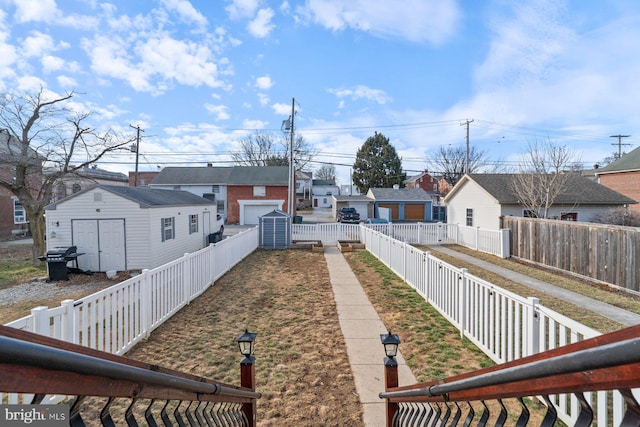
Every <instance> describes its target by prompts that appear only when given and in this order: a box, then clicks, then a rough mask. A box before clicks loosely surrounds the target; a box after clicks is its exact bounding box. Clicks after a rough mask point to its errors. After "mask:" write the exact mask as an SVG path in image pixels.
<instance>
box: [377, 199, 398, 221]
mask: <svg viewBox="0 0 640 427" xmlns="http://www.w3.org/2000/svg"><path fill="white" fill-rule="evenodd" d="M378 206H380V207H381V208H388V209H391V221H397V220H399V219H400V209H399V208H398V206H399V205H398V204H397V203H380V204H379V205H378Z"/></svg>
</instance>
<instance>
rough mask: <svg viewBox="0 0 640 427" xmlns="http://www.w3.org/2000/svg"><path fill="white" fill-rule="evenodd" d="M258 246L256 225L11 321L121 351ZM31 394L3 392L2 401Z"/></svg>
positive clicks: (26, 398) (16, 325)
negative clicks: (75, 297) (77, 296)
mask: <svg viewBox="0 0 640 427" xmlns="http://www.w3.org/2000/svg"><path fill="white" fill-rule="evenodd" d="M257 248H258V228H257V227H254V228H252V229H249V230H246V231H243V232H242V233H239V234H237V235H235V236H230V237H228V238H226V239H224V240H222V241H220V242H218V243H216V244H211V245H209V246H207V247H206V248H204V249H201V250H199V251H197V252H194V253H192V254H185V255H184V256H183V257H181V258H178V259H177V260H175V261H172V262H170V263H167V264H164V265H162V266H160V267H157V268H154V269H152V270H143V271H142V273H141V274H139V275H137V276H135V277H132V278H130V279H128V280H125V281H124V282H120V283H118V284H116V285H114V286H111V287H109V288H107V289H103V290H102V291H99V292H96V293H94V294H92V295H89V296H87V297H84V298H81V299H79V300H75V301H74V300H65V301H63V302H62V304H61V306H60V307H55V308H47V307H36V308H34V309H33V310H31V314H30V315H29V316H26V317H23V318H22V319H18V320H16V321H14V322H11V323H8V324H7V325H6V326H10V327H14V328H18V329H23V330H27V331H31V332H35V333H38V334H41V335H46V336H49V337H52V338H57V339H60V340H63V341H67V342H72V343H75V344H80V345H84V346H86V347H90V348H93V349H97V350H102V351H107V352H109V353H114V354H118V355H122V354H124V353H126V352H127V350H129V349H130V348H131V347H133V346H134V345H135V344H136V343H137V342H139V341H140V340H142V339H143V338H146V337H148V336H149V334H150V333H151V332H152V331H153V330H154V329H156V328H157V327H158V326H160V325H161V324H162V323H164V322H165V321H166V320H167V319H169V318H170V317H171V316H172V315H173V314H175V313H176V312H177V311H179V310H180V309H181V308H182V307H184V306H185V305H187V304H189V303H190V302H191V301H192V300H193V299H194V298H196V297H197V296H199V295H200V294H202V293H203V292H204V291H205V290H207V288H208V287H209V286H211V285H212V284H213V283H214V282H215V281H216V280H218V279H219V278H220V277H222V276H223V275H224V274H225V273H226V272H227V271H229V270H230V269H231V268H232V267H233V266H234V265H236V264H238V263H239V262H240V261H242V260H243V259H244V258H245V257H246V256H247V255H249V254H251V253H252V252H253V251H255V250H256V249H257ZM31 397H32V395H20V394H14V393H11V394H5V395H3V393H0V404H3V403H9V404H11V403H14V404H17V403H30V399H31ZM59 399H60V397H58V396H52V397H51V398H50V400H49V401H48V402H49V403H54V402H57V401H58V400H59Z"/></svg>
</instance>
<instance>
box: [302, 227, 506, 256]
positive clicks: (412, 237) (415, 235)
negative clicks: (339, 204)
mask: <svg viewBox="0 0 640 427" xmlns="http://www.w3.org/2000/svg"><path fill="white" fill-rule="evenodd" d="M362 228H366V229H372V230H376V231H379V232H380V233H383V234H385V235H387V236H390V237H393V238H394V239H396V240H400V241H401V242H407V243H414V244H418V245H444V244H458V245H462V246H466V247H468V248H471V249H474V250H476V251H480V252H486V253H489V254H492V255H496V256H499V257H501V258H508V257H509V250H510V248H509V230H506V229H505V230H485V229H481V228H477V227H463V226H461V225H458V224H445V223H441V222H439V223H423V222H417V223H406V224H404V223H403V224H393V223H391V224H366V225H365V224H360V225H357V224H342V223H321V224H293V227H292V232H291V239H292V240H294V241H301V242H304V241H313V240H320V241H322V243H324V244H325V245H335V244H336V243H337V242H338V241H342V240H362V232H361V229H362Z"/></svg>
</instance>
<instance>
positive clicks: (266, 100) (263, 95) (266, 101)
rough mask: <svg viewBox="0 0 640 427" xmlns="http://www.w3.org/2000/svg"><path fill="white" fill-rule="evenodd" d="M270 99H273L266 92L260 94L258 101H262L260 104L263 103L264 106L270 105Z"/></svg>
mask: <svg viewBox="0 0 640 427" xmlns="http://www.w3.org/2000/svg"><path fill="white" fill-rule="evenodd" d="M270 101H271V100H270V99H269V95H267V94H266V93H259V94H258V102H260V105H262V106H263V107H264V106H265V105H268V104H269V102H270Z"/></svg>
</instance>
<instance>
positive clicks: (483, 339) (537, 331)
mask: <svg viewBox="0 0 640 427" xmlns="http://www.w3.org/2000/svg"><path fill="white" fill-rule="evenodd" d="M363 242H364V244H365V246H366V248H367V250H368V251H369V252H371V253H372V254H373V255H374V256H376V257H377V258H378V259H379V260H380V261H381V262H382V263H384V264H385V265H386V266H387V267H389V268H390V269H391V270H392V271H393V272H394V273H396V274H397V275H398V276H399V277H400V278H401V279H403V280H404V281H405V282H406V283H407V284H409V285H410V286H411V287H413V288H414V289H415V290H416V291H417V292H418V293H419V294H420V295H421V296H422V297H423V298H424V299H425V301H427V302H428V303H429V304H431V305H432V306H433V307H434V308H435V309H436V310H438V311H439V312H440V314H442V315H443V316H444V317H445V318H447V319H448V320H449V321H450V322H451V323H452V324H453V325H454V326H455V327H457V328H458V329H459V330H460V335H461V336H464V337H466V338H468V339H469V340H471V341H472V342H473V343H474V344H475V345H476V346H477V347H478V348H479V349H480V350H482V351H483V352H484V353H485V354H487V355H488V356H489V357H490V358H491V359H492V360H494V361H495V362H496V363H505V362H510V361H513V360H517V359H520V358H522V357H526V356H530V355H533V354H537V353H539V352H543V351H547V350H552V349H555V348H559V347H562V346H565V345H567V344H571V343H576V342H579V341H582V340H585V339H588V338H593V337H596V336H599V335H601V334H600V332H598V331H596V330H594V329H591V328H589V327H587V326H585V325H583V324H581V323H579V322H576V321H574V320H573V319H570V318H568V317H566V316H564V315H562V314H560V313H557V312H555V311H553V310H551V309H549V308H547V307H545V306H543V305H541V304H540V302H539V300H538V298H535V297H526V298H525V297H522V296H520V295H517V294H515V293H513V292H510V291H508V290H506V289H502V288H500V287H499V286H496V285H494V284H492V283H490V282H487V281H485V280H483V279H480V278H478V277H476V276H474V275H472V274H469V273H468V272H467V270H466V269H460V268H456V267H454V266H452V265H451V264H447V263H446V262H444V261H442V260H440V259H438V258H436V257H434V256H433V255H431V254H430V253H429V252H424V251H422V250H420V249H418V248H416V247H414V246H411V245H410V244H408V243H406V242H401V241H399V240H396V239H394V238H393V237H391V236H388V235H386V234H384V233H382V232H378V231H376V230H373V229H370V228H364V230H363ZM585 399H586V400H587V401H588V404H589V406H590V407H592V408H593V411H594V414H595V416H596V419H597V422H598V425H611V420H613V422H614V424H619V421H620V420H621V419H622V417H623V416H624V411H625V408H624V402H625V399H624V397H623V396H622V394H621V393H620V392H618V391H606V390H601V391H597V392H594V393H591V394H587V395H585ZM550 401H551V402H552V403H553V404H554V406H555V408H556V410H557V412H558V417H559V418H560V419H561V420H562V421H564V422H565V423H567V424H570V425H573V424H575V421H576V420H577V417H578V416H579V414H580V410H579V407H580V405H581V402H580V401H579V399H578V398H577V397H576V395H569V394H555V395H552V396H550Z"/></svg>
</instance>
